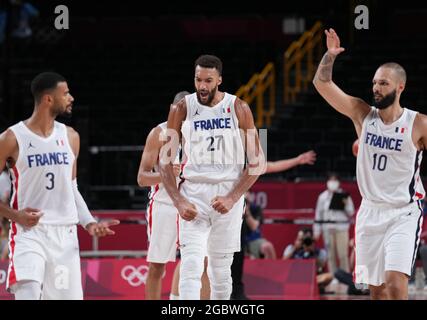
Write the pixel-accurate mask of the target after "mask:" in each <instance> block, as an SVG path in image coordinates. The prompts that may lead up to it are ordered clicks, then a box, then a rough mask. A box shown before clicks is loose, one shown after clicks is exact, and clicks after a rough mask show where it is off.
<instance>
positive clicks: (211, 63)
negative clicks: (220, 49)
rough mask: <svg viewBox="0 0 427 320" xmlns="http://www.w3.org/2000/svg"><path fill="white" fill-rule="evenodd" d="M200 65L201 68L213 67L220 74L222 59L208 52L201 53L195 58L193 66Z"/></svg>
mask: <svg viewBox="0 0 427 320" xmlns="http://www.w3.org/2000/svg"><path fill="white" fill-rule="evenodd" d="M197 66H200V67H202V68H215V69H216V70H217V71H218V73H219V75H221V74H222V61H221V59H220V58H218V57H217V56H214V55H210V54H204V55H201V56H200V57H198V58H197V59H196V62H195V63H194V67H197Z"/></svg>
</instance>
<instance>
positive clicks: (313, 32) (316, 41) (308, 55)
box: [283, 21, 323, 104]
mask: <svg viewBox="0 0 427 320" xmlns="http://www.w3.org/2000/svg"><path fill="white" fill-rule="evenodd" d="M322 35H323V27H322V23H321V22H320V21H317V22H316V23H315V24H314V26H313V27H312V28H311V29H310V30H308V31H306V32H304V33H303V34H302V36H301V37H300V38H299V40H297V41H294V42H292V44H291V45H290V46H289V48H288V49H287V50H286V51H285V53H284V60H283V66H284V70H283V76H284V79H283V84H284V87H283V102H284V103H285V104H287V103H289V102H295V97H296V94H297V93H299V92H300V91H301V89H304V90H307V84H308V82H309V81H311V80H312V78H313V76H314V72H315V70H314V62H313V60H314V59H313V51H314V49H315V48H317V49H318V51H317V54H318V57H317V58H318V60H320V57H321V54H322ZM303 63H305V70H306V72H305V74H304V73H303V71H302V64H303ZM291 78H292V80H293V83H292V84H291Z"/></svg>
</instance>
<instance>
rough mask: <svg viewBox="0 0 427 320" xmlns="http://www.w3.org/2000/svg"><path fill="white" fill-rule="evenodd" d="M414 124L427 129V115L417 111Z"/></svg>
mask: <svg viewBox="0 0 427 320" xmlns="http://www.w3.org/2000/svg"><path fill="white" fill-rule="evenodd" d="M414 126H416V127H418V126H419V127H422V128H423V129H427V115H425V114H423V113H420V112H417V114H416V115H415V119H414Z"/></svg>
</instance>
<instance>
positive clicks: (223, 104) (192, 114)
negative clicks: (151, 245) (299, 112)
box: [160, 55, 266, 300]
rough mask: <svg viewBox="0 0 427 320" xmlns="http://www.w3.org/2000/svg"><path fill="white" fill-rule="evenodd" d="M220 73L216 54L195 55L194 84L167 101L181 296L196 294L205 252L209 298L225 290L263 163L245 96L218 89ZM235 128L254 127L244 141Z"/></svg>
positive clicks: (163, 171) (167, 182)
mask: <svg viewBox="0 0 427 320" xmlns="http://www.w3.org/2000/svg"><path fill="white" fill-rule="evenodd" d="M221 73H222V62H221V60H220V59H219V58H218V57H215V56H211V55H203V56H200V57H199V58H198V59H197V60H196V62H195V87H196V92H195V93H193V94H191V95H187V96H185V99H182V100H181V101H180V102H178V104H177V105H176V106H172V107H171V110H170V112H169V117H168V131H169V132H168V134H170V138H171V144H172V147H171V148H170V152H166V151H165V149H163V148H162V150H161V156H160V175H161V178H162V182H163V184H164V186H165V188H166V190H167V192H168V194H169V196H170V197H171V199H172V201H173V204H174V205H175V207H176V208H177V209H178V212H179V215H180V219H179V243H180V250H181V269H180V284H179V293H180V298H181V299H183V300H187V299H193V300H197V299H200V294H199V293H200V287H201V282H200V278H201V275H202V272H203V262H204V257H205V253H206V252H207V254H208V276H209V281H210V285H211V286H210V287H211V299H213V300H218V299H221V300H225V299H229V298H230V294H231V288H232V281H231V270H230V266H231V263H232V260H233V253H234V252H236V251H239V250H240V228H241V223H242V214H243V210H244V207H243V205H244V198H243V194H244V193H245V192H246V191H247V190H248V189H249V188H250V187H251V186H252V184H253V183H254V182H255V181H256V180H257V178H258V176H259V175H260V174H261V173H262V172H264V171H265V166H266V164H265V159H264V155H263V152H262V149H261V147H260V145H259V140H258V135H257V133H256V128H255V125H254V121H253V116H252V112H251V110H250V108H249V106H248V105H247V104H246V103H245V102H244V101H242V100H240V99H239V98H237V97H236V96H233V95H230V94H228V93H225V92H220V91H219V90H218V86H219V85H220V84H221V81H222V78H221ZM240 129H242V131H243V132H244V133H245V134H252V136H251V139H247V143H245V144H243V141H242V136H241V134H240ZM181 135H182V147H183V166H182V169H181V171H182V173H181V176H182V178H183V179H184V180H183V182H182V183H181V184H180V189H179V190H178V188H177V185H176V181H175V176H174V173H173V160H170V159H174V157H175V153H176V150H175V149H176V148H175V147H173V145H174V143H173V142H175V143H176V142H177V141H176V140H178V141H179V140H180V137H181ZM244 138H246V136H244ZM168 143H169V142H168ZM165 146H166V144H165ZM245 151H246V155H247V160H248V165H247V166H246V167H245ZM166 158H169V160H166ZM257 169H258V170H257Z"/></svg>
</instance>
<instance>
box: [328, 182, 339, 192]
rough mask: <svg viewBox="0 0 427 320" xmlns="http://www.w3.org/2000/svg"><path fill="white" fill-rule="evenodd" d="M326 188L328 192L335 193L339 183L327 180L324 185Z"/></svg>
mask: <svg viewBox="0 0 427 320" xmlns="http://www.w3.org/2000/svg"><path fill="white" fill-rule="evenodd" d="M326 186H327V187H328V190H329V191H332V192H334V191H337V190H338V188H339V186H340V182H339V181H338V180H329V181H328V182H327V183H326Z"/></svg>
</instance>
